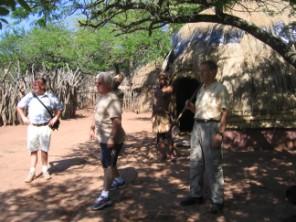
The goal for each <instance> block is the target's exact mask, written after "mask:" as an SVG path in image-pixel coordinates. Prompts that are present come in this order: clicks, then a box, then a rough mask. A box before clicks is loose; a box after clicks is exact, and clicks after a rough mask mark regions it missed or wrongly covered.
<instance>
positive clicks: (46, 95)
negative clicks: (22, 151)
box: [16, 77, 63, 183]
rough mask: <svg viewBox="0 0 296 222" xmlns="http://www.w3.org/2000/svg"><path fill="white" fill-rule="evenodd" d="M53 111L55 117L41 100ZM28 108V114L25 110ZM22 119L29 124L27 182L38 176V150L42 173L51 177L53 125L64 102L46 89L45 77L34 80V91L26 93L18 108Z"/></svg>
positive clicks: (46, 176)
mask: <svg viewBox="0 0 296 222" xmlns="http://www.w3.org/2000/svg"><path fill="white" fill-rule="evenodd" d="M40 101H41V102H42V103H43V104H44V105H45V106H46V107H47V108H48V109H49V110H51V111H52V113H53V117H52V116H51V115H50V113H49V112H48V110H47V109H46V108H45V107H44V106H43V105H42V104H41V102H40ZM26 109H27V110H28V116H26V114H25V110H26ZM16 110H17V112H18V114H19V115H20V117H21V119H22V121H23V122H24V123H25V124H28V130H27V148H28V150H29V152H30V170H29V173H28V176H27V177H26V179H25V182H27V183H30V182H32V181H33V180H34V179H35V177H36V166H37V162H38V151H40V153H41V164H42V174H43V176H44V178H45V179H50V178H51V176H50V174H49V172H48V151H49V145H50V139H51V133H52V129H51V128H50V126H53V125H54V124H55V123H56V122H57V121H58V120H59V118H60V117H61V115H62V111H63V104H62V103H61V102H60V101H59V99H58V98H57V97H56V96H54V95H53V94H52V93H50V92H48V91H46V80H45V78H42V77H38V78H36V79H35V80H34V82H33V90H32V92H30V93H28V94H27V95H25V96H24V97H23V98H22V99H21V100H20V101H19V102H18V104H17V108H16Z"/></svg>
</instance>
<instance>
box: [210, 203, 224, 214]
mask: <svg viewBox="0 0 296 222" xmlns="http://www.w3.org/2000/svg"><path fill="white" fill-rule="evenodd" d="M222 211H223V204H218V203H213V204H212V207H211V210H210V213H211V214H219V213H222Z"/></svg>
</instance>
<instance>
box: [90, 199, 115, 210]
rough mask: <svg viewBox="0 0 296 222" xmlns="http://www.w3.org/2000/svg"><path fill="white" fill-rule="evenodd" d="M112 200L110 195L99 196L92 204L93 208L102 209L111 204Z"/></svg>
mask: <svg viewBox="0 0 296 222" xmlns="http://www.w3.org/2000/svg"><path fill="white" fill-rule="evenodd" d="M111 205H112V201H111V200H110V198H109V197H102V196H100V197H98V198H97V199H96V201H95V203H94V204H93V205H92V206H91V209H92V210H101V209H103V208H105V207H108V206H111Z"/></svg>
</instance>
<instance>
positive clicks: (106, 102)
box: [95, 92, 125, 144]
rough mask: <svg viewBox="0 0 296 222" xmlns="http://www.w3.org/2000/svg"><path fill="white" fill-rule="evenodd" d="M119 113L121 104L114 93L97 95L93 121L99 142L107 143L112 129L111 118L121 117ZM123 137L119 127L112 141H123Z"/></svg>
mask: <svg viewBox="0 0 296 222" xmlns="http://www.w3.org/2000/svg"><path fill="white" fill-rule="evenodd" d="M121 114H122V110H121V104H120V101H119V99H118V97H117V96H116V95H115V94H114V93H111V92H110V93H108V94H106V95H99V97H98V99H97V103H96V107H95V123H96V129H97V138H98V141H99V142H100V143H107V141H108V139H109V137H110V134H111V130H112V118H120V119H121ZM124 137H125V133H124V130H123V129H122V128H120V129H119V130H118V131H117V134H116V135H115V138H114V142H115V143H117V144H119V143H123V141H124Z"/></svg>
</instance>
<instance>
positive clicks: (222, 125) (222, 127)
mask: <svg viewBox="0 0 296 222" xmlns="http://www.w3.org/2000/svg"><path fill="white" fill-rule="evenodd" d="M227 116H228V111H227V110H226V109H223V110H222V113H221V120H220V127H219V134H222V135H223V133H224V131H225V129H226V124H227Z"/></svg>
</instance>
